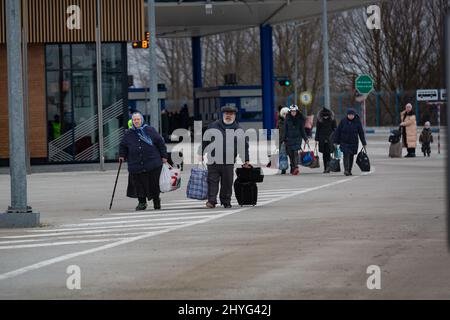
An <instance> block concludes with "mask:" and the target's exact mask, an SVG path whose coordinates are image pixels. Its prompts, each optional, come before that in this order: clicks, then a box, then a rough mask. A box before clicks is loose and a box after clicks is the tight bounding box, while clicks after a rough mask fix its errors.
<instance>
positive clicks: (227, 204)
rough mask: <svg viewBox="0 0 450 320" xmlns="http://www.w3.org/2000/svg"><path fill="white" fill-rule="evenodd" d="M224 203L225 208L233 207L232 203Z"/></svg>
mask: <svg viewBox="0 0 450 320" xmlns="http://www.w3.org/2000/svg"><path fill="white" fill-rule="evenodd" d="M222 205H223V207H224V208H225V209H229V208H231V204H230V203H222Z"/></svg>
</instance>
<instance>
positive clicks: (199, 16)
mask: <svg viewBox="0 0 450 320" xmlns="http://www.w3.org/2000/svg"><path fill="white" fill-rule="evenodd" d="M155 2H156V30H157V36H158V37H173V38H175V37H194V36H206V35H212V34H217V33H223V32H229V31H235V30H242V29H247V28H251V27H257V26H259V25H261V24H277V23H285V22H290V21H296V20H304V19H308V18H311V17H316V16H320V15H321V14H322V0H229V1H192V0H178V1H177V0H156V1H155ZM376 2H379V0H378V1H374V0H371V1H370V0H328V12H329V13H333V12H338V11H345V10H349V9H354V8H357V7H364V6H368V5H371V4H374V3H376ZM207 4H208V5H212V10H209V11H210V12H209V13H208V12H207V8H206V5H207ZM147 30H148V28H147Z"/></svg>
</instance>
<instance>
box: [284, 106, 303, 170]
mask: <svg viewBox="0 0 450 320" xmlns="http://www.w3.org/2000/svg"><path fill="white" fill-rule="evenodd" d="M302 139H303V140H305V143H308V137H307V136H306V132H305V117H304V116H303V115H302V114H301V113H300V112H299V111H298V107H297V106H296V105H291V106H290V107H289V113H288V114H287V115H286V120H285V122H284V142H285V144H286V151H287V154H288V156H289V160H290V163H291V174H292V175H298V174H299V173H300V171H299V169H298V164H299V163H298V162H299V159H298V158H299V156H298V151H299V150H300V149H301V147H302Z"/></svg>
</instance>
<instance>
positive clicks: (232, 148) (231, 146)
mask: <svg viewBox="0 0 450 320" xmlns="http://www.w3.org/2000/svg"><path fill="white" fill-rule="evenodd" d="M209 129H217V130H219V131H220V132H221V133H222V139H223V140H222V142H223V145H222V147H223V149H222V152H223V159H220V158H217V159H216V161H215V162H216V163H217V164H234V163H235V162H236V157H237V156H238V154H239V151H241V150H238V149H240V148H241V147H240V145H241V143H242V141H239V143H238V138H239V136H238V134H236V135H235V137H234V142H233V143H231V141H227V138H226V130H227V129H231V130H234V131H236V130H238V129H241V130H242V132H244V131H243V129H242V128H241V126H240V125H239V123H238V122H237V121H235V122H233V123H232V124H230V125H226V124H225V123H224V122H223V120H222V119H220V120H216V121H214V122H212V123H210V124H209V126H208V130H209ZM213 136H214V135H213ZM242 136H243V137H244V135H242ZM213 143H214V138H212V141H203V144H202V147H203V154H205V148H206V147H207V146H208V145H210V144H213ZM243 143H244V149H245V150H244V155H242V154H239V157H240V158H241V159H242V160H243V161H249V160H250V159H249V158H250V156H249V143H248V138H245V140H244V142H243ZM211 148H212V146H211ZM206 151H208V150H206ZM229 153H233V162H232V163H229V162H228V161H227V154H229ZM215 156H216V152H215V150H212V151H211V157H215ZM217 157H219V155H217ZM211 160H212V159H210V158H208V161H209V162H208V164H212V163H213V162H211Z"/></svg>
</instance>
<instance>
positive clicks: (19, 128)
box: [0, 0, 39, 228]
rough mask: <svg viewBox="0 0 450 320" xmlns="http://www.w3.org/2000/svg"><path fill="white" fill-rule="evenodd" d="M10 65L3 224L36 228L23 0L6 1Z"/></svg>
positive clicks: (36, 214) (1, 215)
mask: <svg viewBox="0 0 450 320" xmlns="http://www.w3.org/2000/svg"><path fill="white" fill-rule="evenodd" d="M5 4H6V6H5V9H6V10H5V17H6V48H7V65H8V117H9V168H10V175H11V206H10V207H8V210H7V211H6V212H5V213H2V214H0V227H21V228H23V227H36V226H38V225H39V213H37V212H33V211H32V209H31V207H29V206H28V205H27V165H26V151H25V129H24V118H25V117H24V110H23V79H22V49H21V41H20V39H21V38H22V37H21V29H22V27H21V21H20V20H21V8H20V5H21V4H20V1H16V0H6V1H5Z"/></svg>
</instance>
